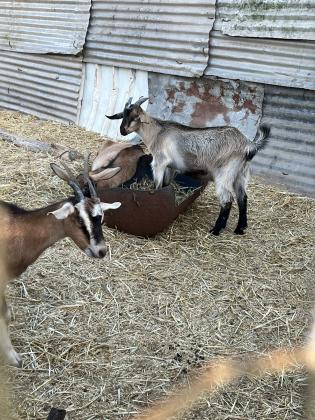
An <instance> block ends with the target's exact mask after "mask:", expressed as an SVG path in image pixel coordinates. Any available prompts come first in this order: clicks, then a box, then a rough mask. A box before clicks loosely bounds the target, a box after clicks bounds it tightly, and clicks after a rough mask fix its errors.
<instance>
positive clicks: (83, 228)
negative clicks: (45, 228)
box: [50, 156, 121, 258]
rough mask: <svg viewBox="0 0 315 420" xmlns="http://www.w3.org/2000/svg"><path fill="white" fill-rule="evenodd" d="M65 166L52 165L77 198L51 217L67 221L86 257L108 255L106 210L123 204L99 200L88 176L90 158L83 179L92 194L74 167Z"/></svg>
mask: <svg viewBox="0 0 315 420" xmlns="http://www.w3.org/2000/svg"><path fill="white" fill-rule="evenodd" d="M62 165H63V168H61V167H60V166H58V165H56V164H54V163H52V164H51V165H50V166H51V168H52V170H53V171H54V173H55V174H56V175H57V176H58V177H59V178H61V179H62V180H64V181H66V182H67V183H68V184H69V185H70V187H71V188H72V189H73V191H74V198H72V199H69V200H67V201H66V202H65V203H64V204H63V205H62V206H61V207H60V208H59V209H57V210H55V211H52V212H51V213H50V214H52V215H54V217H56V218H57V219H59V220H63V221H64V229H65V234H66V236H68V237H70V238H71V239H72V240H73V241H74V242H75V244H76V245H77V246H78V247H79V248H80V249H82V251H84V252H85V254H86V255H88V256H89V257H94V258H103V257H104V256H105V255H106V252H107V247H106V244H105V241H104V236H103V231H102V222H103V218H104V211H106V210H110V209H118V208H119V207H120V205H121V203H119V202H116V203H111V204H108V203H102V202H101V200H100V199H99V198H98V197H97V193H96V190H95V188H94V185H93V183H92V181H91V180H90V178H89V176H88V156H86V158H85V164H84V174H83V176H84V179H85V182H86V184H87V186H88V190H89V193H87V192H86V194H84V193H83V191H82V189H81V188H80V186H79V184H78V182H77V180H76V178H75V176H74V174H73V173H72V171H71V170H70V168H69V167H68V166H67V165H66V164H64V163H63V164H62Z"/></svg>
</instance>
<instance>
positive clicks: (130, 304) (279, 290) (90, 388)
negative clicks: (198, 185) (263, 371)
mask: <svg viewBox="0 0 315 420" xmlns="http://www.w3.org/2000/svg"><path fill="white" fill-rule="evenodd" d="M0 127H1V128H3V129H6V130H8V131H11V132H13V133H16V134H20V135H24V136H26V137H32V138H36V139H39V140H43V141H49V142H57V143H59V144H62V145H65V146H72V147H74V148H76V149H78V150H80V151H85V150H87V149H88V150H92V151H93V152H96V150H97V149H98V147H99V146H100V144H101V142H102V137H101V136H99V135H97V134H93V133H88V132H86V131H85V130H83V129H81V128H78V127H75V126H65V125H62V124H59V123H53V122H44V121H41V120H38V119H36V118H34V117H31V116H25V115H21V114H19V113H15V112H8V111H0ZM0 147H1V148H0V156H1V161H2V171H1V174H0V177H1V180H0V186H1V187H0V191H1V199H3V200H7V201H10V202H15V203H16V204H19V205H21V206H24V207H26V208H34V207H39V206H44V205H46V204H48V203H50V202H52V201H54V200H58V199H60V198H62V197H64V196H65V195H67V194H69V193H70V190H69V188H68V187H67V186H66V185H63V183H62V181H60V180H59V179H58V178H57V177H56V176H53V174H52V171H51V169H50V167H49V163H50V162H51V161H52V158H51V156H48V155H45V154H42V153H33V152H28V151H25V149H21V148H17V147H15V146H12V145H9V144H8V143H6V142H1V145H0ZM76 167H78V163H76ZM217 212H218V204H217V201H216V198H215V195H214V190H213V185H210V186H209V187H208V188H207V191H206V192H205V193H204V194H202V196H201V197H200V198H199V199H198V200H197V201H196V202H195V204H194V205H193V207H192V208H191V209H190V210H189V211H188V212H187V213H186V214H184V215H183V216H181V217H180V218H179V219H178V220H177V221H176V222H175V223H174V225H173V226H172V227H171V228H170V229H169V230H168V231H166V232H165V233H163V234H161V235H159V236H158V237H156V238H154V239H140V238H137V237H133V236H129V235H126V234H123V233H120V232H118V231H115V230H111V229H108V228H106V229H105V237H106V240H107V242H108V244H109V245H110V248H111V260H109V259H106V260H100V261H97V260H93V259H90V258H88V257H86V256H85V255H84V254H83V253H82V252H81V251H80V250H79V249H78V248H77V247H76V246H75V245H74V244H73V243H71V241H70V240H63V241H61V242H60V243H57V244H56V245H55V246H53V247H52V248H50V249H49V250H47V251H46V252H45V253H44V254H43V255H42V256H41V257H40V258H39V260H37V262H36V263H34V264H33V265H32V266H31V267H30V268H29V269H28V270H27V271H26V272H25V273H24V274H23V275H22V276H21V277H20V278H19V279H17V280H16V281H15V282H14V283H13V284H12V285H11V286H10V287H9V289H8V293H7V295H8V299H9V301H10V303H11V305H12V309H13V313H14V321H13V323H12V326H11V335H12V339H13V343H14V345H15V347H16V349H17V351H19V352H20V353H21V354H22V356H23V361H24V367H23V368H22V369H14V368H12V369H11V368H9V369H8V371H9V379H10V383H11V392H12V400H13V401H12V406H13V407H14V410H15V411H16V415H15V418H19V419H44V418H46V416H47V413H48V410H49V407H50V406H58V407H62V408H65V409H66V410H67V411H68V417H67V418H69V419H84V420H87V419H110V420H112V419H125V418H131V417H132V415H133V414H135V413H137V412H140V411H141V410H142V409H144V408H145V407H147V405H148V404H150V403H151V402H154V401H156V400H157V399H159V398H160V397H163V396H165V395H167V393H169V392H170V391H171V390H172V389H174V388H175V387H176V386H177V385H179V384H181V383H187V382H188V381H189V374H190V373H191V372H192V371H194V370H195V369H199V368H201V367H202V366H203V364H204V363H205V361H207V360H208V359H210V358H218V357H225V356H232V357H240V356H241V357H242V356H244V355H248V354H250V355H253V356H255V355H261V354H264V353H265V352H267V351H269V350H271V349H274V348H276V347H281V346H286V347H291V346H295V345H299V344H302V343H303V342H304V340H305V337H306V335H307V332H308V328H309V325H310V320H311V307H312V303H313V299H312V297H313V294H312V293H311V285H312V284H313V282H314V243H315V231H314V225H315V202H314V201H313V200H311V199H307V198H302V197H298V196H295V195H293V194H290V193H287V192H284V191H281V190H280V189H279V188H277V187H272V186H266V185H265V184H264V183H262V182H260V181H259V179H253V180H252V181H251V183H250V187H249V228H248V230H247V233H246V235H245V236H242V237H239V236H235V235H234V234H233V233H232V232H233V228H234V227H235V224H236V216H237V214H236V211H235V209H234V210H233V213H232V214H231V218H230V221H229V224H228V228H227V230H226V231H225V232H224V233H223V234H222V235H221V236H219V237H213V236H210V235H209V234H208V228H209V226H210V225H211V224H213V223H214V220H215V218H216V216H217ZM130 217H132V214H131V215H130ZM305 385H306V372H305V371H301V370H297V371H294V372H292V373H287V374H283V375H280V376H277V375H267V376H265V377H263V378H261V379H255V378H245V379H242V380H241V381H237V382H235V383H233V384H232V385H230V386H227V387H225V388H223V389H218V390H217V391H215V392H214V393H212V394H209V395H205V396H204V397H203V399H201V400H200V401H199V402H198V403H197V404H196V405H195V406H194V407H193V409H192V410H190V411H189V412H186V413H185V415H183V416H182V417H181V418H182V419H187V420H188V419H198V420H202V419H211V420H212V419H215V420H216V419H296V418H298V417H300V416H301V413H302V408H303V407H302V406H303V395H304V394H305Z"/></svg>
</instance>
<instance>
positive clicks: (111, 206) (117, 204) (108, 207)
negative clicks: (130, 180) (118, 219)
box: [100, 201, 121, 211]
mask: <svg viewBox="0 0 315 420" xmlns="http://www.w3.org/2000/svg"><path fill="white" fill-rule="evenodd" d="M100 205H101V208H102V210H103V211H106V210H115V209H118V208H119V207H120V206H121V203H120V202H119V201H116V202H115V203H100Z"/></svg>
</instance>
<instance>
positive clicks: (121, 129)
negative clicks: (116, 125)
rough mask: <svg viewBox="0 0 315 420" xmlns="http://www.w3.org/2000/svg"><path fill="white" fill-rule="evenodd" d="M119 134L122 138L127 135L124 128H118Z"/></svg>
mask: <svg viewBox="0 0 315 420" xmlns="http://www.w3.org/2000/svg"><path fill="white" fill-rule="evenodd" d="M120 134H121V135H122V136H126V135H127V134H128V133H127V130H126V129H125V128H124V127H120Z"/></svg>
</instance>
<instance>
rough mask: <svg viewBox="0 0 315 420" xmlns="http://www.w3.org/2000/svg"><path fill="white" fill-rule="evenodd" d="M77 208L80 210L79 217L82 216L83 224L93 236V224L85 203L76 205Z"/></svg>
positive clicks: (81, 202)
mask: <svg viewBox="0 0 315 420" xmlns="http://www.w3.org/2000/svg"><path fill="white" fill-rule="evenodd" d="M75 207H76V208H77V209H78V211H79V215H80V217H81V219H82V220H83V223H84V225H85V227H86V230H87V231H88V232H89V234H90V236H91V235H92V223H91V220H90V217H89V214H88V212H87V211H86V209H85V202H84V201H80V202H79V203H77V204H76V205H75Z"/></svg>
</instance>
